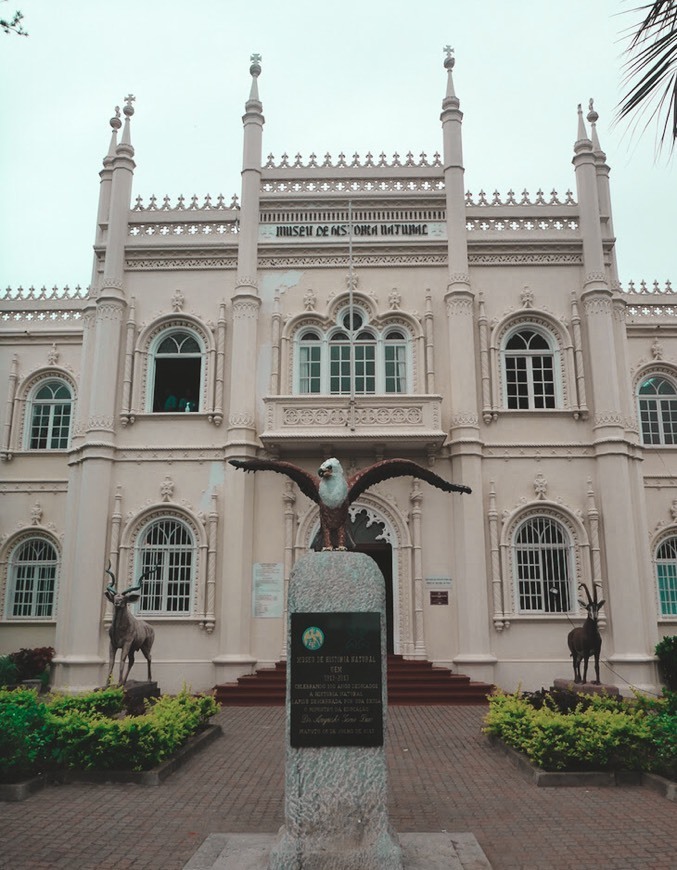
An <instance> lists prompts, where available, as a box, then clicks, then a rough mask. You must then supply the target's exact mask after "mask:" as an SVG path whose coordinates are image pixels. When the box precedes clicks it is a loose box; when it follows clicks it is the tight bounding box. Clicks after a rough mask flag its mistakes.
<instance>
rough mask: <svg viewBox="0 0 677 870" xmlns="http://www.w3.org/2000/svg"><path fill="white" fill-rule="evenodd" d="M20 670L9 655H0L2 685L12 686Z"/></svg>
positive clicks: (0, 679) (0, 683)
mask: <svg viewBox="0 0 677 870" xmlns="http://www.w3.org/2000/svg"><path fill="white" fill-rule="evenodd" d="M18 673H19V670H18V668H17V666H16V665H15V664H14V662H13V661H12V660H11V658H10V657H9V656H0V686H12V685H14V683H16V681H17V674H18Z"/></svg>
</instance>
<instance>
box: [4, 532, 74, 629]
mask: <svg viewBox="0 0 677 870" xmlns="http://www.w3.org/2000/svg"><path fill="white" fill-rule="evenodd" d="M35 543H39V544H41V545H42V546H43V547H49V548H51V550H52V554H53V555H52V556H51V557H50V558H49V559H44V560H40V561H38V560H29V559H26V560H22V562H21V563H20V564H21V565H22V566H25V567H28V568H31V569H32V570H31V571H30V577H26V578H24V579H28V580H29V582H30V596H31V602H30V613H19V614H15V613H14V609H15V606H16V593H17V574H18V569H19V567H20V564H19V561H18V557H19V555H20V553H21V550H22V549H23V548H26V547H28V546H30V545H35ZM60 565H61V554H60V552H59V548H58V547H57V545H56V543H55V542H54V541H53V540H52V539H51V538H50V537H49V536H48V535H46V534H42V533H37V534H36V533H34V532H27V533H25V534H24V535H21V537H20V538H19V539H18V540H16V541H15V543H14V544H13V546H12V548H11V551H10V553H9V558H8V560H7V578H6V596H5V598H6V601H5V619H6V620H7V621H8V622H54V620H55V618H56V604H57V594H58V588H59V568H60ZM40 569H43V571H44V569H49V570H48V571H47V572H46V574H45V576H42V577H40V576H39V574H40ZM49 575H51V576H49ZM45 579H48V580H50V581H51V582H50V588H49V589H48V597H49V612H48V613H39V612H37V611H38V606H37V600H38V599H37V595H39V594H40V593H41V592H42V594H44V592H45V590H44V589H42V590H40V588H39V586H40V584H41V582H42V581H44V580H45ZM36 592H37V595H36Z"/></svg>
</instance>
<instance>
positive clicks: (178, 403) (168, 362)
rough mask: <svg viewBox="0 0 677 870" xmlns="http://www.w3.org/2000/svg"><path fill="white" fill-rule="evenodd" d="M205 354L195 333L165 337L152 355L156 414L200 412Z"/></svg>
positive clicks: (176, 332) (178, 331) (181, 332)
mask: <svg viewBox="0 0 677 870" xmlns="http://www.w3.org/2000/svg"><path fill="white" fill-rule="evenodd" d="M203 357H204V352H203V348H202V345H201V343H200V341H199V339H198V338H197V336H196V335H194V334H193V333H192V332H188V331H187V330H172V331H171V332H165V333H162V335H160V336H159V338H158V340H157V345H156V348H155V350H154V352H153V363H154V375H153V379H152V384H153V391H152V409H153V411H166V412H172V411H173V412H178V411H198V410H199V409H200V392H201V389H200V388H201V384H202V372H203Z"/></svg>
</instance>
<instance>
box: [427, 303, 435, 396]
mask: <svg viewBox="0 0 677 870" xmlns="http://www.w3.org/2000/svg"><path fill="white" fill-rule="evenodd" d="M434 334H435V332H434V322H433V297H432V294H431V292H430V290H426V293H425V391H426V393H428V394H431V393H434V392H435V346H434V343H433V337H434Z"/></svg>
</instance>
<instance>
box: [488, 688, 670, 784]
mask: <svg viewBox="0 0 677 870" xmlns="http://www.w3.org/2000/svg"><path fill="white" fill-rule="evenodd" d="M537 694H538V693H537ZM530 700H531V699H530V698H529V697H524V696H522V695H520V694H519V693H515V694H514V695H506V694H503V693H497V694H495V695H492V696H491V697H490V698H489V713H488V714H487V717H486V719H485V728H484V730H485V732H486V733H488V734H495V735H497V736H498V737H500V738H501V739H502V740H503V741H505V743H507V744H508V745H509V746H513V747H514V748H515V749H518V750H519V751H520V752H524V753H525V754H526V755H527V756H528V757H529V758H530V759H531V760H532V761H533V762H534V763H535V764H537V765H539V766H540V767H543V768H544V769H545V770H638V769H642V770H651V771H653V772H655V773H660V774H663V775H665V776H671V777H675V775H676V774H677V716H676V715H675V713H676V710H675V707H676V706H677V695H676V694H675V693H666V694H665V695H664V696H663V697H662V698H658V699H647V698H645V697H644V696H639V697H638V698H636V699H635V700H632V701H627V700H624V699H622V700H621V701H620V702H619V701H618V700H616V699H614V698H609V697H606V696H603V695H593V696H583V697H582V699H581V701H580V702H579V704H578V705H577V706H576V707H574V708H573V710H572V711H570V712H565V713H562V712H560V711H559V710H558V708H557V703H556V701H555V700H553V699H552V698H551V697H549V696H548V695H547V694H546V696H545V697H544V698H540V697H539V698H538V699H537V705H538V709H537V708H536V707H534V706H533V705H532V704H531V703H530Z"/></svg>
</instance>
